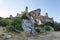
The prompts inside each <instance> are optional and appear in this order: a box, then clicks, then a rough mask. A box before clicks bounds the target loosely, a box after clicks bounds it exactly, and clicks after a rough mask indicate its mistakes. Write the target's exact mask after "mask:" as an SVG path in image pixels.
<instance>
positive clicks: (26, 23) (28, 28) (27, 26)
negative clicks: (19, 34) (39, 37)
mask: <svg viewBox="0 0 60 40" xmlns="http://www.w3.org/2000/svg"><path fill="white" fill-rule="evenodd" d="M22 28H23V30H24V31H25V32H27V33H32V34H36V33H37V32H36V31H35V29H34V24H33V23H32V22H31V21H30V20H26V19H24V20H23V21H22Z"/></svg>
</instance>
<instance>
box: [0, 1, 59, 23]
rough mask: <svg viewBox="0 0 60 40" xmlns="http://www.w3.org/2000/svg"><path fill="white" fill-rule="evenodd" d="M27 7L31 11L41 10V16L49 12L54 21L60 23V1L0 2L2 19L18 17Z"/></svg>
mask: <svg viewBox="0 0 60 40" xmlns="http://www.w3.org/2000/svg"><path fill="white" fill-rule="evenodd" d="M26 6H28V10H29V11H32V10H35V9H38V8H40V9H41V12H40V14H41V15H44V13H45V12H47V13H48V15H49V17H53V19H54V21H57V22H60V0H0V17H9V15H10V14H12V15H13V16H16V15H17V13H21V12H22V11H24V9H25V7H26Z"/></svg>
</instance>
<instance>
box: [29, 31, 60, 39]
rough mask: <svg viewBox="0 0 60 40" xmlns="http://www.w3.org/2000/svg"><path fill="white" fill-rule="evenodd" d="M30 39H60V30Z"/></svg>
mask: <svg viewBox="0 0 60 40" xmlns="http://www.w3.org/2000/svg"><path fill="white" fill-rule="evenodd" d="M28 40H60V32H51V34H48V35H45V36H40V37H38V38H28Z"/></svg>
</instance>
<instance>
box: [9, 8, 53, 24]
mask: <svg viewBox="0 0 60 40" xmlns="http://www.w3.org/2000/svg"><path fill="white" fill-rule="evenodd" d="M40 12H41V9H35V10H32V11H30V12H28V7H26V8H25V11H23V12H21V14H18V13H17V16H16V17H21V16H22V15H23V14H24V13H26V16H27V17H28V18H29V19H31V20H33V21H34V22H35V23H37V24H38V25H40V24H42V23H46V22H53V18H50V17H49V16H48V13H44V15H41V13H40ZM10 16H12V15H10Z"/></svg>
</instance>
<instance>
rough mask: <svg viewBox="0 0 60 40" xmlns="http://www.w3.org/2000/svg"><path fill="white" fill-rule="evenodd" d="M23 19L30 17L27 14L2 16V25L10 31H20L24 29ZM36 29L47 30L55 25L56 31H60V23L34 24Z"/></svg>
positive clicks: (0, 24) (0, 22) (0, 19)
mask: <svg viewBox="0 0 60 40" xmlns="http://www.w3.org/2000/svg"><path fill="white" fill-rule="evenodd" d="M23 19H29V18H28V17H27V16H26V15H23V16H22V17H15V18H12V19H11V18H2V17H0V26H2V27H6V29H7V31H10V32H19V31H22V27H21V22H22V20H23ZM34 26H35V29H40V28H44V27H45V30H47V31H49V30H50V28H49V26H53V28H54V30H55V31H60V23H57V22H53V23H49V22H48V23H45V24H41V25H37V24H34Z"/></svg>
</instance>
